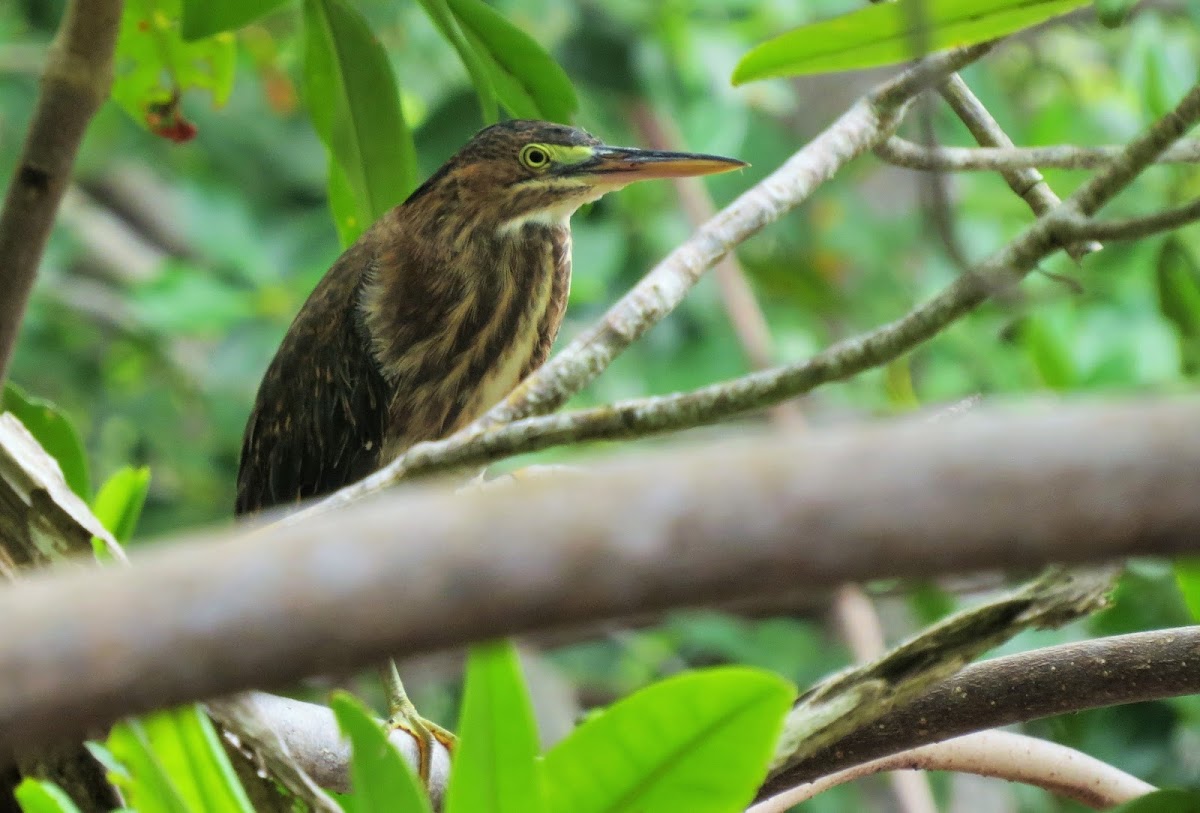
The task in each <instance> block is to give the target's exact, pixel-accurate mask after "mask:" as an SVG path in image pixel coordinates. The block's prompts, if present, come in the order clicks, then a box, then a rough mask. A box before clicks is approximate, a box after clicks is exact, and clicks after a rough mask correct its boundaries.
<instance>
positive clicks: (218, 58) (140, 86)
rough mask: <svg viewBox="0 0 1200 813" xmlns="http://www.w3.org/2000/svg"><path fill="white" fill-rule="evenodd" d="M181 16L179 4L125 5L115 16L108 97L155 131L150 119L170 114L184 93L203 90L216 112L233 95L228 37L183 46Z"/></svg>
mask: <svg viewBox="0 0 1200 813" xmlns="http://www.w3.org/2000/svg"><path fill="white" fill-rule="evenodd" d="M182 11H183V10H182V8H181V0H126V3H125V6H124V9H123V11H122V14H121V29H120V34H119V36H118V39H117V52H116V57H115V69H116V74H115V78H114V82H113V88H112V97H113V100H114V101H116V102H117V103H118V104H119V105H121V106H122V107H123V108H124V109H125V110H126V112H128V113H129V115H130V116H131V117H132V118H133V119H134V120H135V121H137V122H138V123H139V124H141V125H142V126H143V127H148V128H150V129H151V130H155V131H156V132H161V130H159V129H156V128H159V127H160V126H161V125H162V122H160V121H158V119H156V118H155V117H156V116H159V117H161V116H162V115H165V113H163V112H161V111H163V110H164V109H168V108H169V109H172V110H175V109H176V105H177V103H178V97H179V96H180V95H182V94H184V93H186V92H187V91H189V90H192V89H202V90H208V91H209V92H210V93H211V94H212V99H213V104H214V105H216V106H218V107H220V106H221V105H223V104H225V102H226V101H227V100H228V99H229V94H230V92H231V91H232V90H233V75H234V68H235V66H236V41H235V40H234V38H233V36H232V35H231V34H217V35H215V36H211V37H205V38H204V39H197V40H195V41H192V42H186V41H184V39H183V37H182V35H181V33H180V15H181V14H182ZM156 111H158V112H156ZM156 122H157V123H156ZM164 134H165V133H164Z"/></svg>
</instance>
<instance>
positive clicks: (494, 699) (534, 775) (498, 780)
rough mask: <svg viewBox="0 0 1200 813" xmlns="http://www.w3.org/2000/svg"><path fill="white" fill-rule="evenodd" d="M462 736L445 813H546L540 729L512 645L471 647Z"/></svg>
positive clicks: (464, 699) (460, 731) (504, 642)
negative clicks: (539, 763)
mask: <svg viewBox="0 0 1200 813" xmlns="http://www.w3.org/2000/svg"><path fill="white" fill-rule="evenodd" d="M458 736H459V745H458V747H457V748H456V749H455V754H454V771H453V772H452V773H451V775H450V786H449V788H447V790H446V813H541V811H542V810H543V808H544V803H543V799H542V786H541V780H540V777H539V776H538V766H537V763H536V762H535V760H536V758H537V754H538V741H537V726H536V724H535V722H534V717H533V707H532V706H531V705H530V702H529V695H528V693H527V692H526V690H525V682H524V679H523V678H522V676H521V666H520V663H519V662H518V661H517V653H516V650H514V649H513V646H512V644H510V643H508V642H507V641H497V642H493V643H486V644H477V645H476V646H473V647H471V651H470V655H469V657H468V659H467V680H466V689H465V692H464V695H463V702H462V714H461V715H460V717H459V725H458Z"/></svg>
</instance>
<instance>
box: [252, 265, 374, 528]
mask: <svg viewBox="0 0 1200 813" xmlns="http://www.w3.org/2000/svg"><path fill="white" fill-rule="evenodd" d="M371 261H372V257H371V256H370V252H369V250H368V249H366V248H365V247H360V246H356V247H354V248H351V249H350V250H349V251H348V252H347V253H346V254H344V255H343V256H342V257H341V259H339V260H338V262H337V263H336V264H335V265H334V267H333V268H332V269H330V271H329V273H328V274H326V275H325V277H324V279H322V280H321V282H320V284H318V285H317V288H316V290H314V291H313V293H312V295H311V296H310V297H309V299H308V301H307V302H306V303H305V304H304V307H303V308H302V309H301V311H300V313H299V315H297V316H296V320H295V321H294V322H293V323H292V326H291V327H290V328H289V329H288V332H287V335H286V336H285V337H284V340H283V343H282V344H281V345H280V347H279V350H278V351H277V352H276V354H275V358H274V359H273V360H272V361H271V365H270V366H269V367H268V368H267V372H266V375H264V376H263V380H262V384H260V385H259V390H258V397H257V398H256V400H255V403H254V409H253V411H252V412H251V413H250V419H249V421H248V422H247V424H246V434H245V436H244V437H243V439H242V458H241V466H240V468H239V470H238V483H237V503H236V506H235V513H236V514H238V515H241V514H246V513H251V512H254V511H260V510H262V509H265V508H269V507H271V506H274V505H280V504H286V503H292V502H297V501H299V500H303V499H307V498H311V497H318V496H321V495H324V494H328V493H330V492H332V491H335V490H337V489H338V488H341V487H342V486H344V485H348V484H349V483H352V482H354V481H355V480H358V479H361V478H362V477H365V476H366V475H368V474H370V473H371V472H372V471H374V470H375V468H376V467H377V465H378V460H379V454H380V449H381V447H382V444H383V432H384V422H385V418H386V404H387V395H386V385H385V382H384V379H383V376H382V375H381V374H380V372H379V369H378V367H377V365H376V364H375V360H374V358H373V356H372V355H371V352H370V349H369V344H368V343H367V340H366V334H365V331H364V329H363V327H362V325H361V324H360V320H359V317H358V309H357V307H356V301H357V298H358V294H359V287H360V286H361V284H362V278H363V275H364V273H365V271H366V269H367V266H368V265H369V264H370V263H371Z"/></svg>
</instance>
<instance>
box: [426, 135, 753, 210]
mask: <svg viewBox="0 0 1200 813" xmlns="http://www.w3.org/2000/svg"><path fill="white" fill-rule="evenodd" d="M744 166H747V164H746V163H745V162H744V161H738V160H736V159H733V158H722V157H720V156H716V155H700V154H696V153H685V152H663V151H659V150H641V149H636V148H632V147H610V146H608V145H606V144H604V143H602V142H601V141H600V140H599V139H597V138H595V137H594V136H592V135H589V134H588V133H586V132H584V131H583V130H580V129H578V128H575V127H568V126H566V125H562V124H551V123H549V122H544V121H525V120H516V121H506V122H503V123H501V124H494V125H492V126H491V127H487V128H485V129H483V130H481V131H479V133H477V134H476V135H475V137H474V138H472V139H471V140H470V141H469V142H468V143H467V144H466V145H465V146H464V147H463V148H462V149H461V150H459V151H458V152H457V153H456V154H455V155H454V156H453V157H452V158H451V159H450V160H449V161H447V162H446V164H445V165H444V166H443V167H442V168H441V169H440V170H438V172H437V173H435V174H434V175H433V176H432V177H431V178H430V179H429V180H428V181H426V182H425V184H424V185H423V186H421V188H420V189H418V190H417V191H416V192H414V193H413V195H412V196H411V197H410V198H409V199H408V201H407V202H406V204H405V205H406V206H408V205H419V202H420V201H421V200H423V199H428V198H429V197H430V196H433V197H435V198H438V199H441V200H455V201H457V203H458V205H460V206H461V205H463V204H468V205H470V206H471V208H473V209H474V210H475V214H476V216H477V217H478V218H479V219H480V220H481V221H483V222H489V221H490V222H492V223H494V224H495V226H496V228H497V229H499V230H502V231H503V230H511V229H515V228H518V227H519V226H521V225H523V224H525V223H529V222H541V223H546V224H548V225H556V224H563V223H565V222H566V221H567V219H568V218H569V217H570V216H571V215H572V214H573V213H574V212H575V210H576V209H578V208H579V207H580V206H582V205H583V204H585V203H589V202H590V201H594V200H596V199H597V198H599V197H600V196H601V195H604V194H606V193H607V192H611V191H613V190H615V189H620V188H621V187H623V186H626V185H627V184H630V183H632V182H634V181H641V180H647V179H651V178H682V177H688V176H694V175H711V174H713V173H717V172H728V171H730V170H734V169H739V168H741V167H744ZM477 222H478V221H477Z"/></svg>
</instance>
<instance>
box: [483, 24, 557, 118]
mask: <svg viewBox="0 0 1200 813" xmlns="http://www.w3.org/2000/svg"><path fill="white" fill-rule="evenodd" d="M463 35H464V36H465V37H466V38H467V42H469V43H470V44H471V47H472V48H474V49H475V53H477V54H478V55H479V58H480V59H481V60H482V61H483V64H484V66H485V67H486V68H487V71H488V76H489V77H490V78H491V80H492V89H493V90H494V91H495V93H496V98H497V99H499V100H500V104H502V105H504V107H505V108H507V110H508V112H509V113H511V114H512V115H513V116H514V117H516V118H519V119H536V118H543V115H542V112H541V111H540V110H539V109H538V106H537V102H535V101H534V100H533V97H532V96H530V95H529V93H528V92H527V91H526V90H525V88H523V87H522V86H521V83H520V82H518V81H517V80H516V79H514V78H513V76H512V74H510V73H508V71H506V70H504V68H501V67H500V65H499V63H497V62H496V60H494V59H492V56H491V54H490V53H489V52H488V48H487V46H486V45H485V44H484V43H483V40H481V39H479V37H478V36H476V35H475V32H474V31H472V30H471V29H469V28H466V27H464V28H463Z"/></svg>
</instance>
